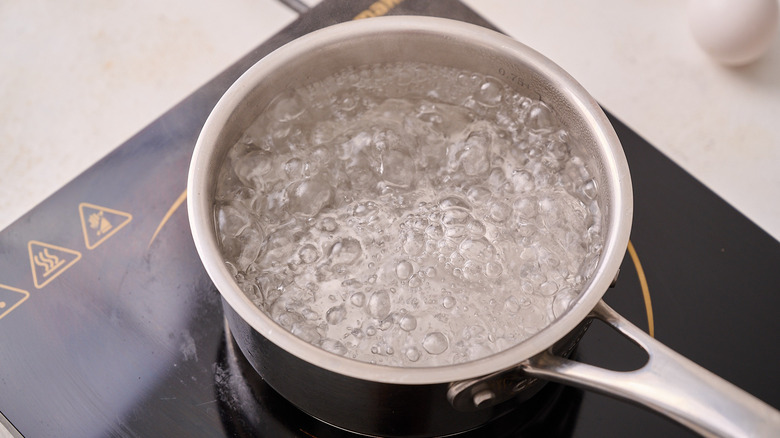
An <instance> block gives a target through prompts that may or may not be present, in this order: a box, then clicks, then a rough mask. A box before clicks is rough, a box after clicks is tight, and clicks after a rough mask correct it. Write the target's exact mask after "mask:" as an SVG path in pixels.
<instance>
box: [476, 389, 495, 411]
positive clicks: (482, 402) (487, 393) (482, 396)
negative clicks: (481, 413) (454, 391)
mask: <svg viewBox="0 0 780 438" xmlns="http://www.w3.org/2000/svg"><path fill="white" fill-rule="evenodd" d="M495 398H496V394H494V393H493V391H491V390H489V389H483V390H482V391H479V392H477V393H476V394H474V397H473V398H472V401H474V406H476V407H478V408H481V407H483V406H487V405H488V404H490V402H492V401H493V399H495Z"/></svg>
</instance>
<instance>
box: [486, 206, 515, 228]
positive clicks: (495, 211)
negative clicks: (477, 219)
mask: <svg viewBox="0 0 780 438" xmlns="http://www.w3.org/2000/svg"><path fill="white" fill-rule="evenodd" d="M489 208H490V210H488V217H489V218H490V219H491V220H493V222H498V223H501V222H504V221H505V220H507V218H508V217H509V215H510V214H511V213H512V209H511V208H509V206H508V205H506V204H504V203H503V202H491V203H490V206H489Z"/></svg>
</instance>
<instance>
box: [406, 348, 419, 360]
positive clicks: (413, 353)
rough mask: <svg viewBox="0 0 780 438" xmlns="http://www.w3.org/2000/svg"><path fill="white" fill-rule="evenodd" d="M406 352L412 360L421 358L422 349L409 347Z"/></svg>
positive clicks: (407, 356)
mask: <svg viewBox="0 0 780 438" xmlns="http://www.w3.org/2000/svg"><path fill="white" fill-rule="evenodd" d="M404 354H405V355H406V358H407V359H409V360H410V361H412V362H417V361H418V360H420V350H418V349H417V347H409V348H407V349H406V352H405V353H404Z"/></svg>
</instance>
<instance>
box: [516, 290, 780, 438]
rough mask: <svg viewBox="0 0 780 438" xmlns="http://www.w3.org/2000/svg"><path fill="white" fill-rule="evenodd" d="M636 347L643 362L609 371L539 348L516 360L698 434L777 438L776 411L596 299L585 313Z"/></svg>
mask: <svg viewBox="0 0 780 438" xmlns="http://www.w3.org/2000/svg"><path fill="white" fill-rule="evenodd" d="M591 316H592V317H595V318H598V319H600V320H602V321H604V322H606V323H607V324H609V325H611V326H612V327H614V328H615V329H617V330H618V331H619V332H621V333H622V334H623V335H624V336H626V337H627V338H629V339H630V340H631V341H633V342H635V343H636V344H637V345H639V346H640V347H642V348H643V349H644V350H645V351H646V352H647V354H648V361H647V363H646V364H645V365H644V366H642V367H641V368H639V369H637V370H634V371H626V372H624V371H611V370H607V369H603V368H599V367H596V366H592V365H587V364H584V363H581V362H576V361H573V360H569V359H565V358H562V357H559V356H556V355H554V354H552V353H550V352H546V351H545V352H542V353H540V354H538V355H536V356H534V357H532V358H531V359H529V360H527V361H526V362H524V363H523V364H521V366H520V368H521V369H522V370H523V371H524V372H525V373H526V374H527V375H530V376H534V377H539V378H542V379H546V380H552V381H556V382H561V383H566V384H569V385H572V386H577V387H581V388H585V389H589V390H593V391H597V392H601V393H605V394H607V395H611V396H614V397H617V398H620V399H624V400H628V401H631V402H635V403H639V404H641V405H644V406H646V407H648V408H650V409H652V410H655V411H657V412H659V413H661V414H663V415H666V416H668V417H670V418H671V419H673V420H676V421H678V422H679V423H681V424H683V425H685V426H687V427H689V428H691V429H692V430H694V431H696V432H698V433H700V434H702V435H704V436H717V437H727V436H733V437H746V436H750V437H778V436H780V412H778V411H777V410H776V409H774V408H773V407H771V406H769V405H768V404H766V403H764V402H763V401H761V400H759V399H757V398H755V397H754V396H752V395H750V394H748V393H747V392H745V391H743V390H742V389H740V388H738V387H736V386H734V385H733V384H731V383H729V382H727V381H725V380H723V379H722V378H720V377H718V376H716V375H715V374H713V373H711V372H709V371H707V370H705V369H704V368H702V367H701V366H699V365H697V364H695V363H694V362H692V361H691V360H689V359H686V358H685V357H683V356H682V355H680V354H678V353H676V352H675V351H673V350H672V349H670V348H669V347H667V346H665V345H663V344H662V343H660V342H658V341H656V340H655V339H653V338H652V337H651V336H649V335H648V334H646V333H645V332H644V331H642V330H640V329H639V328H638V327H636V326H635V325H633V324H631V323H630V322H629V321H628V320H627V319H625V318H623V317H622V316H620V314H618V313H617V312H615V311H614V310H612V308H610V307H609V306H608V305H607V304H606V303H604V301H600V302H599V303H598V305H596V307H595V308H594V309H593V311H592V313H591Z"/></svg>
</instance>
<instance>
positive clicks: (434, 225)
mask: <svg viewBox="0 0 780 438" xmlns="http://www.w3.org/2000/svg"><path fill="white" fill-rule="evenodd" d="M596 190H597V187H596V183H595V182H594V179H593V178H592V176H591V175H590V172H589V170H588V169H587V168H586V166H585V161H584V159H583V152H582V151H581V150H580V149H579V148H578V147H577V146H576V145H575V144H573V142H572V141H571V139H570V138H569V136H568V134H567V132H566V131H565V130H564V129H563V127H562V126H561V124H560V123H559V121H558V120H557V118H556V116H555V114H554V112H553V111H551V109H550V108H548V107H547V106H546V105H545V104H544V103H542V102H540V101H534V100H532V99H529V98H527V97H524V96H521V95H520V94H517V93H516V92H514V91H513V90H512V89H510V88H509V87H508V86H506V85H505V84H504V83H502V82H500V81H499V80H497V79H496V78H493V77H488V76H484V75H479V74H474V73H470V72H464V71H459V70H455V69H450V68H444V67H436V66H431V65H424V64H390V65H372V66H365V67H360V68H353V69H347V70H344V71H342V72H340V73H338V74H336V75H334V76H332V77H329V78H327V79H325V80H323V81H320V82H317V83H314V84H311V85H309V86H307V87H305V88H302V89H298V90H295V91H293V92H288V93H287V94H285V95H282V96H279V97H278V98H277V99H276V100H275V101H274V102H273V103H272V104H271V105H270V107H269V108H268V109H267V110H266V111H265V112H264V113H263V114H262V115H261V116H260V117H259V118H258V119H257V120H256V121H255V122H254V123H253V124H252V126H251V127H250V128H249V129H248V130H247V131H246V133H245V134H244V136H243V137H242V138H241V139H240V140H239V141H238V142H237V143H236V144H235V146H233V147H232V149H231V150H230V152H229V154H228V156H227V158H226V160H225V165H224V167H223V169H222V170H221V173H220V176H219V181H218V186H217V196H216V198H217V201H216V205H215V218H216V221H217V224H218V231H219V239H220V243H221V247H222V251H223V255H224V257H225V259H226V263H227V265H228V267H229V268H230V269H231V271H232V273H233V274H234V276H235V279H236V281H237V283H238V284H239V286H240V287H241V289H242V290H243V291H244V292H245V293H246V294H247V295H248V296H249V297H250V298H251V299H252V300H253V302H254V303H255V304H256V305H257V306H258V307H259V308H260V309H262V311H264V312H265V313H267V314H268V315H270V316H271V317H272V318H273V320H274V321H276V322H277V323H278V324H279V325H281V326H282V327H284V328H285V329H287V330H289V331H290V332H292V333H293V334H295V335H296V336H298V337H300V338H301V339H304V340H306V341H308V342H310V343H312V344H314V345H317V346H320V347H321V348H323V349H325V350H327V351H330V352H332V353H335V354H339V355H344V356H347V357H350V358H354V359H358V360H361V361H366V362H371V363H378V364H386V365H393V366H436V365H443V364H452V363H459V362H464V361H469V360H473V359H477V358H480V357H484V356H487V355H490V354H492V353H495V352H498V351H501V350H504V349H506V348H508V347H511V346H513V345H515V344H517V343H518V342H521V341H522V340H524V339H526V338H528V337H529V336H531V335H533V334H534V333H536V332H537V331H539V330H541V329H542V328H544V327H545V326H546V325H548V324H549V323H550V322H551V321H552V320H553V319H554V318H556V317H557V316H559V315H560V314H562V313H563V312H565V311H566V310H567V309H568V307H569V305H570V303H571V302H572V301H573V300H574V299H575V298H576V297H577V295H578V293H579V291H580V290H581V289H582V286H583V284H584V283H585V282H586V281H587V278H588V275H589V274H590V273H592V271H593V270H594V269H595V265H596V262H597V259H598V254H599V252H600V249H601V246H602V236H601V225H602V219H601V213H600V210H599V205H598V203H597V202H596Z"/></svg>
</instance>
